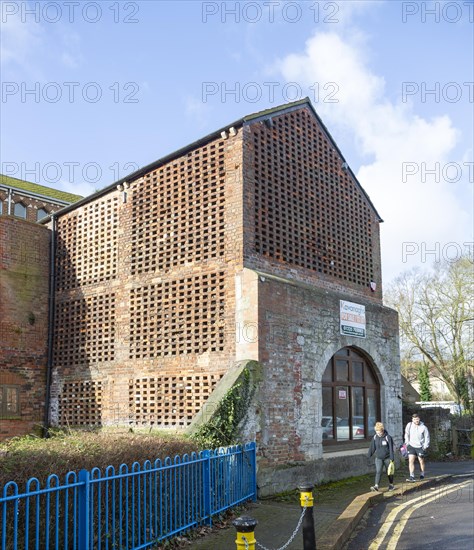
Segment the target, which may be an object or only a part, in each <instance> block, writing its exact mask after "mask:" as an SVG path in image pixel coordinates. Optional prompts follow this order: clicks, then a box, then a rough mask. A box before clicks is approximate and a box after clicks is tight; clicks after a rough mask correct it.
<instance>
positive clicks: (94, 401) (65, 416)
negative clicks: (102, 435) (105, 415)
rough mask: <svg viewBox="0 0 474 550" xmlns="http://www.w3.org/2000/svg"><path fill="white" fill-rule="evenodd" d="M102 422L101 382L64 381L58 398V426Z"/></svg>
mask: <svg viewBox="0 0 474 550" xmlns="http://www.w3.org/2000/svg"><path fill="white" fill-rule="evenodd" d="M101 423H102V382H101V381H100V380H99V381H95V380H81V381H76V382H64V384H63V388H62V392H61V395H60V398H59V425H60V426H100V425H101Z"/></svg>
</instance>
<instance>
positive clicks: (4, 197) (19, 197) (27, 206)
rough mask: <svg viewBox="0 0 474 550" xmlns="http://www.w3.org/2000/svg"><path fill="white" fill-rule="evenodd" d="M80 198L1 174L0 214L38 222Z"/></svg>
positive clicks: (80, 197)
mask: <svg viewBox="0 0 474 550" xmlns="http://www.w3.org/2000/svg"><path fill="white" fill-rule="evenodd" d="M79 199H82V196H80V195H74V194H73V193H66V192H64V191H60V190H59V189H53V188H51V187H46V186H44V185H38V184H37V183H32V182H30V181H24V180H20V179H18V178H12V177H10V176H5V175H4V174H0V216H15V217H16V218H20V219H23V220H28V221H30V222H38V221H40V220H42V219H43V218H45V217H47V216H49V215H50V214H53V213H54V212H57V211H58V210H60V209H61V208H64V207H65V206H68V205H69V204H72V203H74V202H76V201H78V200H79Z"/></svg>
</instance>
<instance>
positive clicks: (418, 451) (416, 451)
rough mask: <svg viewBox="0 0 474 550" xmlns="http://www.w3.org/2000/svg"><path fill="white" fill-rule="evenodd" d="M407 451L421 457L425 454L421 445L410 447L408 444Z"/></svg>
mask: <svg viewBox="0 0 474 550" xmlns="http://www.w3.org/2000/svg"><path fill="white" fill-rule="evenodd" d="M407 451H408V454H409V455H415V456H419V457H420V458H423V457H424V456H425V451H424V450H423V447H412V446H411V445H408V446H407Z"/></svg>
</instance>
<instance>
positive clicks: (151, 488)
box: [0, 443, 257, 550]
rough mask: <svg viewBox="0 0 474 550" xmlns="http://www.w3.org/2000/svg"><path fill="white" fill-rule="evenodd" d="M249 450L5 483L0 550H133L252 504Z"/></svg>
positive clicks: (253, 457)
mask: <svg viewBox="0 0 474 550" xmlns="http://www.w3.org/2000/svg"><path fill="white" fill-rule="evenodd" d="M256 496H257V486H256V445H255V443H247V444H246V445H245V446H244V447H241V446H236V447H228V448H226V449H223V448H222V449H217V450H215V451H201V452H200V453H199V454H196V453H192V454H191V455H187V454H185V455H183V456H182V457H179V456H176V457H175V458H174V460H171V458H169V457H168V458H166V459H165V460H164V461H161V460H160V459H157V460H155V462H154V463H153V464H152V463H151V462H150V461H149V460H147V461H146V462H145V463H144V464H143V465H142V466H141V465H140V464H139V463H138V462H135V463H133V464H132V466H131V467H128V466H127V465H125V464H122V465H121V466H120V467H119V468H118V471H116V470H115V468H114V467H113V466H109V467H108V468H106V469H105V471H104V472H102V471H101V470H100V469H99V468H93V469H92V470H91V471H87V470H81V471H80V472H79V473H75V472H69V473H68V474H66V476H65V480H64V484H61V483H60V480H59V478H58V476H56V475H54V474H53V475H50V476H49V477H48V479H47V480H46V483H45V486H44V487H43V488H41V484H40V482H39V481H38V479H36V478H32V479H30V480H28V482H27V483H26V487H25V492H24V493H20V492H19V490H18V485H17V484H16V483H15V482H13V481H10V482H9V483H7V484H6V485H5V486H4V488H3V491H2V495H1V496H0V513H1V521H0V528H1V530H0V544H1V550H20V549H22V550H113V549H120V550H138V549H141V548H149V547H151V546H153V545H155V544H156V543H157V542H159V541H162V540H164V539H167V538H170V537H172V536H174V535H176V534H178V533H182V532H185V531H188V530H190V529H192V528H193V527H196V526H198V525H202V524H208V525H210V524H211V522H212V516H214V515H215V514H218V513H219V512H222V511H223V510H226V509H228V508H231V507H232V506H235V505H237V504H239V503H242V502H245V501H248V500H251V499H252V500H255V499H256Z"/></svg>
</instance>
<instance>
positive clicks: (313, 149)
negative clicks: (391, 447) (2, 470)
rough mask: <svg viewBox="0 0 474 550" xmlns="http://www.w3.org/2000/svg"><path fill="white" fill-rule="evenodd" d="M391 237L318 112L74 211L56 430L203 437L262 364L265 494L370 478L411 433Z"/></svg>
mask: <svg viewBox="0 0 474 550" xmlns="http://www.w3.org/2000/svg"><path fill="white" fill-rule="evenodd" d="M380 222H381V219H380V216H379V215H378V213H377V211H376V210H375V208H374V206H373V205H372V203H371V201H370V199H369V197H368V196H367V195H366V193H365V192H364V190H363V189H362V187H361V186H360V184H359V182H358V181H357V179H356V177H355V176H354V174H353V173H352V171H351V170H350V168H349V167H348V165H347V163H346V162H345V160H344V157H343V155H342V153H341V152H340V151H339V149H338V147H337V145H336V144H335V142H334V140H333V139H332V138H331V136H330V135H329V133H328V131H327V129H326V128H325V126H324V125H323V123H322V122H321V120H320V119H319V117H318V115H317V114H316V112H315V111H314V109H313V107H312V105H311V103H310V102H309V100H308V99H305V100H301V101H297V102H294V103H291V104H288V105H284V106H281V107H277V108H274V109H270V110H267V111H264V112H260V113H256V114H253V115H250V116H247V117H245V118H243V119H240V120H238V121H236V122H234V123H233V124H230V125H229V126H226V127H225V128H223V129H220V130H218V131H217V132H214V133H212V134H210V135H208V136H206V137H204V138H202V139H200V140H199V141H197V142H195V143H193V144H191V145H189V146H188V147H185V148H183V149H181V150H179V151H176V152H175V153H173V154H170V155H168V156H167V157H165V158H162V159H160V160H158V161H156V162H154V163H152V164H150V165H148V166H146V167H144V168H142V169H140V170H139V171H137V172H135V173H133V174H131V175H130V176H128V177H127V178H126V179H123V180H120V181H118V182H116V183H115V184H114V185H112V186H109V187H107V188H105V189H103V190H101V191H99V192H97V193H96V194H94V195H92V196H90V197H87V198H85V199H83V200H81V201H79V202H78V203H76V204H75V205H71V206H68V207H66V208H64V209H62V210H61V211H60V212H58V213H57V215H56V216H54V218H53V224H54V227H53V226H52V225H50V227H51V228H52V231H53V232H54V234H55V239H54V242H55V243H56V250H55V258H56V268H55V271H54V278H55V283H54V284H55V289H56V290H55V315H54V332H53V334H54V345H53V348H52V349H53V370H52V381H51V402H50V418H51V422H52V424H53V425H59V426H66V425H70V426H71V425H78V426H81V425H82V426H86V425H87V426H88V425H101V426H106V425H127V426H128V425H138V426H140V425H155V426H158V427H173V428H174V427H181V428H186V427H189V426H190V424H191V423H192V422H193V420H194V421H195V419H196V417H197V416H199V414H201V415H202V411H203V410H205V408H206V407H205V405H206V404H207V405H208V406H209V405H210V404H211V403H212V399H213V396H216V395H222V392H223V390H225V388H227V387H230V386H231V385H232V383H233V381H234V380H235V379H236V376H237V375H238V374H239V372H241V371H242V369H243V368H244V367H245V366H246V365H255V364H256V365H258V369H257V370H258V373H256V372H255V371H254V382H255V384H256V391H255V392H254V395H253V398H252V402H251V403H250V404H249V409H248V414H247V418H246V421H245V422H244V423H243V425H242V433H243V436H244V437H246V438H249V439H250V438H251V439H256V440H257V442H258V448H259V455H260V458H259V468H260V469H259V483H260V490H261V493H262V494H266V493H270V492H272V491H274V490H282V489H283V488H285V487H291V486H292V483H294V481H295V479H297V478H299V477H300V476H306V475H307V474H308V472H310V473H311V472H312V473H311V476H312V479H313V480H314V481H317V480H318V479H319V480H320V479H322V478H325V479H331V478H337V477H344V476H345V475H347V472H348V471H351V472H354V473H356V472H362V471H366V467H367V466H366V460H365V455H366V449H367V445H368V441H369V439H370V437H371V435H372V433H373V432H372V426H373V422H374V421H375V420H376V419H380V418H382V419H383V420H384V422H385V423H386V425H387V427H388V429H389V431H390V432H391V433H393V434H395V435H396V434H397V433H398V432H401V414H402V412H401V401H400V399H399V395H400V393H401V392H400V384H401V382H400V367H399V351H398V325H397V316H396V312H394V311H393V310H390V309H388V308H386V307H384V306H383V304H382V285H381V266H380V241H379V224H380ZM231 373H232V374H231ZM198 413H199V414H198ZM349 454H350V460H348V458H347V457H348V455H349ZM289 464H292V465H294V466H295V467H294V468H288V465H289ZM293 486H294V485H293Z"/></svg>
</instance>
